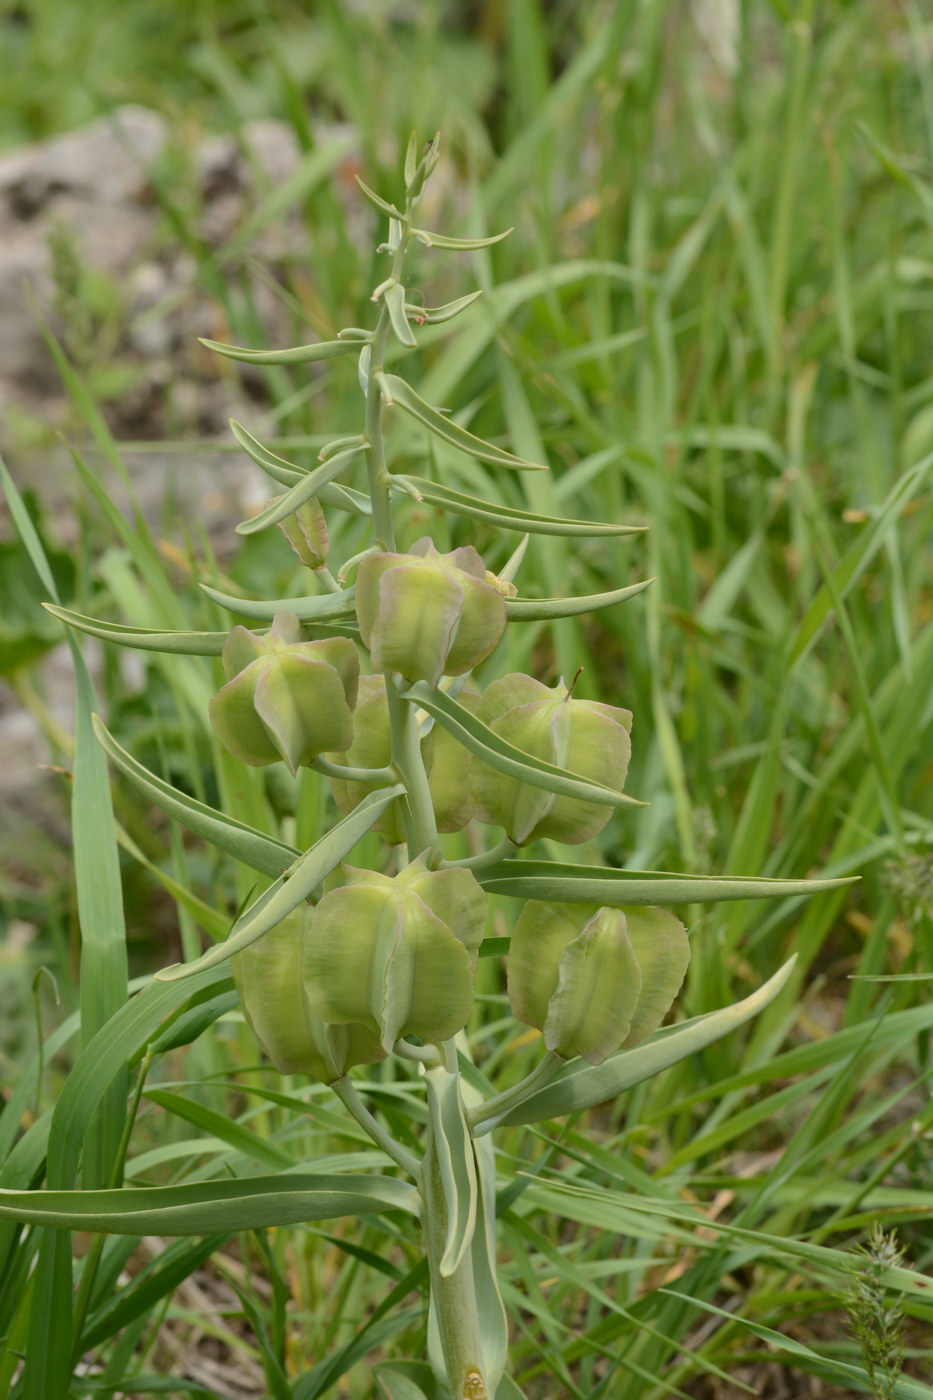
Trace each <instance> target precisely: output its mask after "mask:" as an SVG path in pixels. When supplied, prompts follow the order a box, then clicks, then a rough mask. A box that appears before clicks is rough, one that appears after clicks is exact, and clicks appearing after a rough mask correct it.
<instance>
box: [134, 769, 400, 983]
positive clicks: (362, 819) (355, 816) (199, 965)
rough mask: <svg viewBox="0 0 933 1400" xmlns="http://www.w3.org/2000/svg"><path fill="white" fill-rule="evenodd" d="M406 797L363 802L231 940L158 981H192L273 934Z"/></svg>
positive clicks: (390, 791)
mask: <svg viewBox="0 0 933 1400" xmlns="http://www.w3.org/2000/svg"><path fill="white" fill-rule="evenodd" d="M404 791H405V787H404V785H403V784H402V783H395V784H394V785H393V786H392V787H388V788H380V789H379V791H378V792H372V793H370V794H369V796H368V797H364V798H363V801H362V802H361V803H360V804H359V806H358V807H355V808H354V810H353V811H352V812H351V813H350V815H349V816H348V817H344V819H343V821H342V822H338V823H337V825H336V826H335V827H332V828H331V830H330V831H329V832H328V833H327V835H326V836H322V837H321V839H320V841H318V842H316V843H315V844H314V845H313V846H312V847H311V849H310V850H308V851H305V853H304V855H302V856H299V857H298V859H297V860H296V861H295V862H294V864H293V865H291V866H290V867H289V869H288V870H287V871H286V873H285V874H284V875H282V876H281V877H280V878H279V879H278V880H276V882H275V884H274V885H271V886H270V887H269V889H267V890H265V891H264V893H263V894H261V895H260V896H259V898H258V899H257V900H256V901H255V902H254V903H253V904H251V905H250V907H249V908H248V909H247V910H246V911H245V913H243V914H241V916H240V917H239V919H237V921H236V923H235V924H234V926H233V928H232V929H231V930H230V934H229V936H228V937H227V939H226V940H225V941H224V942H223V943H218V944H217V945H216V946H215V947H214V948H211V949H210V951H209V952H207V953H205V954H204V955H203V956H202V957H200V958H196V959H195V960H194V961H193V962H190V963H175V964H174V965H173V966H172V967H166V968H163V969H162V971H161V972H160V973H159V974H158V977H159V980H160V981H164V982H172V981H175V980H176V979H178V978H182V977H191V976H192V975H193V974H194V973H196V972H204V971H206V970H207V969H208V968H211V967H215V966H216V965H217V964H218V963H221V962H225V961H226V960H227V958H231V957H233V955H234V953H239V952H241V951H242V950H243V949H244V948H248V947H249V946H250V944H251V943H255V942H256V940H257V939H258V938H262V936H263V934H265V933H268V932H269V930H270V929H273V928H275V926H276V924H280V923H281V922H282V920H283V919H285V918H287V917H288V915H289V914H290V913H291V912H292V910H293V909H297V908H298V905H299V904H301V903H303V902H304V901H305V900H306V899H307V898H308V897H309V896H310V895H311V894H312V892H313V891H314V890H315V889H317V887H318V885H320V884H321V882H322V881H323V880H324V879H325V878H326V876H328V875H329V874H330V872H331V871H332V870H333V869H335V867H336V866H338V865H339V864H340V862H341V861H342V860H343V859H344V858H345V857H346V856H348V855H349V854H350V852H351V851H352V850H353V847H354V846H355V845H356V843H357V841H359V840H361V839H362V837H364V836H365V835H366V833H367V831H369V830H370V828H371V827H372V826H373V825H374V823H375V822H377V821H378V820H379V818H380V816H381V815H382V813H383V812H384V811H385V809H386V807H388V806H389V804H390V803H391V802H394V800H395V798H396V797H400V796H401V795H402V793H403V792H404Z"/></svg>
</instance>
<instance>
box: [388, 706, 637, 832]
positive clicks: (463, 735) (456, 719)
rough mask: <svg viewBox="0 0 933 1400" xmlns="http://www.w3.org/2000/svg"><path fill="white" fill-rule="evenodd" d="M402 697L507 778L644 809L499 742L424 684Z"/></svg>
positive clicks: (612, 791)
mask: <svg viewBox="0 0 933 1400" xmlns="http://www.w3.org/2000/svg"><path fill="white" fill-rule="evenodd" d="M403 693H404V695H405V697H406V698H411V699H413V700H416V701H417V702H418V704H419V705H420V706H421V708H422V709H424V710H426V711H427V712H428V714H429V715H431V716H432V717H433V718H434V719H436V720H437V721H438V723H439V724H440V725H442V726H443V728H444V729H446V730H447V731H448V732H449V733H450V734H452V735H453V736H454V738H455V739H459V740H460V742H461V744H463V745H464V747H465V748H468V749H469V750H470V751H471V753H475V754H476V755H477V757H478V758H481V759H482V760H483V761H484V762H485V763H488V764H489V766H490V767H491V768H495V769H497V770H498V771H499V772H500V773H505V774H506V775H507V776H508V777H510V778H517V779H519V781H520V782H523V783H529V784H530V785H531V786H532V787H539V788H544V790H545V791H546V792H556V793H559V794H561V795H563V796H566V797H578V798H581V799H582V800H583V801H585V802H595V803H598V804H600V805H601V806H603V807H644V806H645V803H643V802H639V801H638V799H637V798H636V797H629V795H628V794H627V793H624V792H616V791H615V789H614V788H608V787H603V785H602V784H601V783H592V782H589V781H588V780H587V779H586V778H580V777H578V776H577V775H576V774H575V773H570V772H568V771H567V770H566V769H564V768H558V767H556V765H555V764H553V763H545V762H544V760H543V759H539V758H533V757H532V756H531V755H530V754H526V753H525V752H524V751H523V750H522V749H517V748H516V747H515V745H514V744H509V743H506V741H505V740H504V739H500V738H499V736H498V734H494V733H493V731H492V730H491V729H490V728H489V727H488V726H487V725H485V724H483V722H482V720H478V719H477V718H476V717H475V715H472V714H470V712H469V711H468V710H466V709H464V707H463V706H462V705H458V704H457V702H456V700H454V699H453V698H452V697H451V696H450V695H447V694H445V692H444V691H442V690H435V689H434V687H433V686H430V685H428V684H427V683H426V682H425V681H417V682H416V683H415V684H414V685H413V686H411V687H410V689H408V690H406V691H404V692H403Z"/></svg>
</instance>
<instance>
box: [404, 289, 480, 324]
mask: <svg viewBox="0 0 933 1400" xmlns="http://www.w3.org/2000/svg"><path fill="white" fill-rule="evenodd" d="M482 295H483V289H482V287H480V289H479V291H478V292H470V294H469V295H468V296H465V297H457V299H456V301H448V302H445V303H444V305H443V306H415V305H413V304H412V303H411V302H406V303H405V312H406V315H408V316H410V317H411V319H412V320H413V321H415V322H417V323H418V325H421V324H422V323H424V324H425V325H428V326H436V325H440V324H441V323H442V322H444V321H452V320H453V318H454V317H455V316H459V315H460V312H461V311H466V309H467V307H468V306H472V305H473V303H474V301H476V300H477V299H478V298H479V297H481V296H482Z"/></svg>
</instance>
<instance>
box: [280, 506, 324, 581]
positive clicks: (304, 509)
mask: <svg viewBox="0 0 933 1400" xmlns="http://www.w3.org/2000/svg"><path fill="white" fill-rule="evenodd" d="M279 529H280V530H281V531H282V534H283V535H284V536H285V538H286V539H287V540H288V543H289V544H290V545H291V547H292V549H293V550H294V551H295V553H296V554H297V555H298V558H299V559H300V561H301V563H302V564H305V565H307V567H308V568H309V569H323V567H324V565H325V564H326V562H327V549H328V543H329V541H328V536H327V521H326V520H325V519H324V511H323V510H322V509H321V503H320V501H319V500H318V498H317V496H312V497H311V499H310V501H305V503H304V505H303V506H300V507H299V508H298V510H296V511H295V514H294V515H287V516H286V517H285V519H284V520H280V521H279Z"/></svg>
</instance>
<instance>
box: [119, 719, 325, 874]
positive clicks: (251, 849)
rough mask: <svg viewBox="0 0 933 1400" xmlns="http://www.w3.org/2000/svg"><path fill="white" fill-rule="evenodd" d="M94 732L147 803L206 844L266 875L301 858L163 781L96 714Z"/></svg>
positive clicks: (275, 841) (270, 837) (282, 843)
mask: <svg viewBox="0 0 933 1400" xmlns="http://www.w3.org/2000/svg"><path fill="white" fill-rule="evenodd" d="M94 732H95V734H96V735H97V739H98V742H99V743H100V745H101V747H102V748H103V750H104V752H105V753H106V754H107V755H108V757H109V758H110V760H111V762H112V763H113V764H114V765H115V766H116V767H117V768H119V770H120V772H121V773H123V774H124V775H125V777H127V778H128V779H129V781H130V782H131V783H132V784H133V786H134V787H135V788H136V789H137V790H138V791H139V792H141V793H142V794H143V796H144V797H146V798H147V799H148V801H150V802H152V803H153V804H154V805H155V806H156V807H159V808H161V810H162V811H163V812H166V813H167V814H168V815H169V816H170V817H173V818H174V819H175V820H176V821H180V822H181V824H182V826H185V827H187V828H188V830H189V831H193V832H195V833H196V835H198V836H203V837H204V839H205V841H210V842H211V844H212V845H214V846H217V847H219V849H220V850H222V851H227V852H228V853H229V854H230V855H232V856H235V857H236V859H237V860H241V861H243V862H244V864H246V865H251V866H252V867H253V869H254V870H261V871H262V873H263V874H264V875H272V876H278V875H281V874H282V872H283V871H285V870H287V869H288V868H289V867H290V866H291V865H293V864H294V863H295V861H296V860H297V859H298V857H299V855H300V854H301V852H300V851H298V850H296V849H295V847H294V846H289V845H287V844H286V843H285V842H284V841H278V840H277V839H276V838H275V837H274V836H267V835H266V834H265V833H264V832H262V831H257V830H256V828H255V827H251V826H247V824H246V823H245V822H241V821H237V819H236V818H235V817H228V816H227V815H226V813H225V812H218V811H215V809H214V808H213V807H208V806H207V804H206V803H204V802H198V801H197V799H196V798H194V797H189V796H188V794H187V793H184V792H179V790H178V788H175V787H172V785H171V783H167V782H166V781H165V779H164V778H159V777H157V776H156V775H155V773H150V771H149V769H148V768H144V767H143V765H142V764H141V763H140V762H139V761H138V760H137V759H135V758H134V757H133V755H132V754H129V753H127V751H126V749H124V748H121V747H120V745H119V744H118V743H117V741H116V739H114V737H113V735H112V734H111V733H110V732H109V731H108V729H107V728H106V726H105V725H104V724H103V722H102V721H101V720H100V719H98V718H97V716H96V715H95V716H94Z"/></svg>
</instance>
